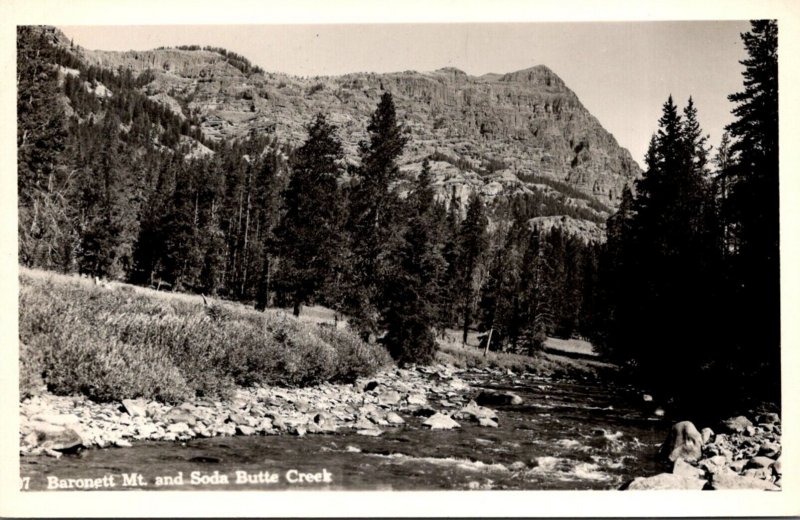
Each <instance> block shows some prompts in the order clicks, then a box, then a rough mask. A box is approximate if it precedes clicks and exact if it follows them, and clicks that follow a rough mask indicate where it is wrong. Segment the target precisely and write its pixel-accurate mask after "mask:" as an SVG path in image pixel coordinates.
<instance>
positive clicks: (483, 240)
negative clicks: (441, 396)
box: [458, 193, 489, 344]
mask: <svg viewBox="0 0 800 520" xmlns="http://www.w3.org/2000/svg"><path fill="white" fill-rule="evenodd" d="M487 225H488V219H487V217H486V213H485V210H484V207H483V199H482V198H481V196H480V195H479V194H477V193H473V194H472V196H471V197H470V199H469V203H468V206H467V216H466V218H465V219H464V221H463V222H462V223H461V228H460V230H459V256H458V266H459V280H458V283H459V288H458V290H459V299H460V302H459V304H460V306H461V316H462V343H464V344H466V343H467V335H468V334H469V328H470V326H471V325H472V313H473V311H474V306H475V303H476V302H475V299H476V297H477V295H478V294H479V291H480V278H479V276H478V275H479V272H478V271H479V268H480V267H481V260H482V256H483V254H484V252H485V251H486V248H487V246H488V240H489V237H488V234H487V231H486V226H487Z"/></svg>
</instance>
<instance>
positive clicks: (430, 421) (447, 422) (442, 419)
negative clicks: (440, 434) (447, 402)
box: [422, 413, 461, 430]
mask: <svg viewBox="0 0 800 520" xmlns="http://www.w3.org/2000/svg"><path fill="white" fill-rule="evenodd" d="M422 425H423V426H427V427H428V428H430V429H431V430H452V429H453V428H460V427H461V425H460V424H458V423H457V422H456V421H454V420H453V419H452V418H451V417H448V416H447V415H445V414H443V413H436V414H434V415H431V416H430V417H428V418H427V419H425V422H423V423H422Z"/></svg>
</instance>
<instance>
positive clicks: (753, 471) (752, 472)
mask: <svg viewBox="0 0 800 520" xmlns="http://www.w3.org/2000/svg"><path fill="white" fill-rule="evenodd" d="M742 476H743V477H752V478H757V479H761V480H769V481H770V482H772V477H773V472H772V468H750V469H745V470H744V472H743V473H742Z"/></svg>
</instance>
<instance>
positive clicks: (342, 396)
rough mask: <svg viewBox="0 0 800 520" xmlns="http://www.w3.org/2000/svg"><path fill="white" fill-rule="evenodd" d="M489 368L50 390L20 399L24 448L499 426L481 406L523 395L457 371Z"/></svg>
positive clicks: (43, 450) (45, 450)
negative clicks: (202, 386)
mask: <svg viewBox="0 0 800 520" xmlns="http://www.w3.org/2000/svg"><path fill="white" fill-rule="evenodd" d="M492 371H497V372H502V374H503V375H506V371H501V370H499V369H472V370H459V369H457V368H452V367H448V366H444V365H437V366H434V367H416V368H409V369H401V368H391V369H387V370H384V371H382V372H380V373H378V374H376V375H375V376H374V377H371V378H362V379H359V380H358V381H356V382H354V383H353V384H350V385H332V384H323V385H319V386H315V387H312V388H279V387H263V388H252V389H239V390H238V391H237V392H236V395H235V396H234V397H233V398H232V399H231V400H229V401H226V402H210V401H204V400H194V401H190V402H185V403H181V404H178V405H176V406H171V405H166V404H162V403H158V402H155V401H145V400H137V399H124V400H123V401H122V402H112V403H95V402H92V401H90V400H88V399H86V398H85V397H82V396H56V395H52V394H47V393H45V394H41V395H38V396H34V397H31V398H28V399H25V400H24V401H22V402H21V403H20V409H21V417H20V454H21V455H36V454H45V455H49V456H53V457H60V456H61V455H62V453H65V452H69V451H71V450H72V451H74V450H80V449H84V448H105V447H112V446H117V447H128V446H130V445H131V442H132V441H143V440H166V441H185V440H189V439H192V438H197V437H214V436H234V435H279V434H289V435H299V436H302V435H306V434H314V433H331V432H335V431H338V430H342V429H353V430H355V431H356V432H357V433H358V434H361V435H370V436H378V435H381V434H382V433H383V431H384V429H386V428H391V427H395V426H399V425H401V424H403V423H404V422H405V421H404V419H403V418H402V417H401V416H400V414H401V413H402V414H405V415H408V414H412V415H415V416H419V417H423V418H424V422H423V423H422V425H423V427H427V428H431V429H452V428H457V427H459V426H460V425H459V423H458V421H473V422H475V423H477V424H480V425H481V426H485V427H497V422H496V421H497V416H496V414H495V412H494V411H493V410H491V409H489V408H486V407H484V406H481V405H480V404H494V403H498V404H514V403H515V402H516V401H515V400H516V399H519V397H518V396H516V395H514V394H508V393H505V394H503V393H487V392H480V393H478V392H476V391H475V390H474V389H472V388H471V387H470V385H469V384H468V383H467V382H466V381H465V380H464V379H462V377H461V376H462V375H465V373H466V372H475V373H478V372H479V373H483V374H486V373H487V372H488V373H491V372H492ZM498 375H499V374H498ZM476 394H477V395H476ZM473 398H475V401H473V400H472V399H473ZM476 401H477V402H476ZM479 403H480V404H479Z"/></svg>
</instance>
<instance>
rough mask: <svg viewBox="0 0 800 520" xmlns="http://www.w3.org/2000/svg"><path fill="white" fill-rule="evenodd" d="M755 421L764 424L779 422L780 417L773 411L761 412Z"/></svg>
mask: <svg viewBox="0 0 800 520" xmlns="http://www.w3.org/2000/svg"><path fill="white" fill-rule="evenodd" d="M756 422H759V423H765V424H780V422H781V417H780V415H778V414H776V413H775V412H770V413H765V414H761V415H759V416H758V417H757V418H756Z"/></svg>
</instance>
